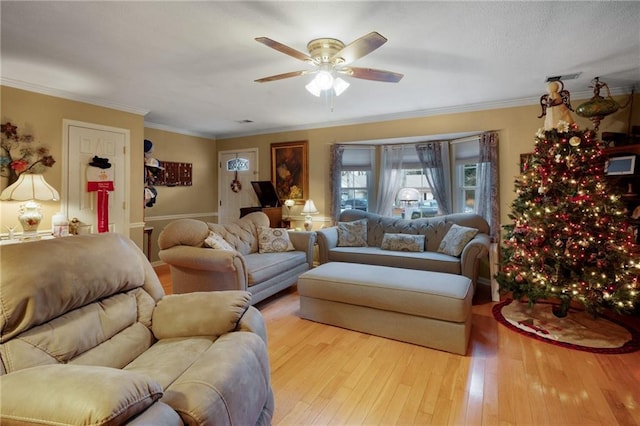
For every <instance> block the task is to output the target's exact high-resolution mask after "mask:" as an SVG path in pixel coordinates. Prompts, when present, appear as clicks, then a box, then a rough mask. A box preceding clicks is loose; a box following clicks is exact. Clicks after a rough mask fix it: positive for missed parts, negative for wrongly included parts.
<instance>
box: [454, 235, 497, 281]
mask: <svg viewBox="0 0 640 426" xmlns="http://www.w3.org/2000/svg"><path fill="white" fill-rule="evenodd" d="M490 242H491V237H489V235H487V234H476V236H475V237H473V239H472V240H471V241H469V242H468V243H467V245H466V246H464V249H462V254H461V255H460V269H461V272H462V275H464V276H465V277H468V278H470V279H471V281H472V282H473V286H474V288H475V287H476V284H477V281H478V266H479V265H480V260H481V259H482V258H483V257H484V256H487V255H488V254H489V244H490Z"/></svg>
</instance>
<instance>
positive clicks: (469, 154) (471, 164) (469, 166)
mask: <svg viewBox="0 0 640 426" xmlns="http://www.w3.org/2000/svg"><path fill="white" fill-rule="evenodd" d="M451 147H452V153H453V158H454V164H455V167H454V176H453V178H454V179H453V182H454V185H453V211H454V212H457V213H474V212H476V207H477V200H476V197H477V196H478V191H477V189H478V182H477V176H478V160H479V158H480V144H479V139H478V138H477V137H473V138H470V139H464V140H462V141H455V142H453V143H452V145H451Z"/></svg>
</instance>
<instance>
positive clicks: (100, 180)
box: [87, 157, 115, 233]
mask: <svg viewBox="0 0 640 426" xmlns="http://www.w3.org/2000/svg"><path fill="white" fill-rule="evenodd" d="M89 166H90V167H88V168H87V192H97V193H98V213H97V214H98V217H97V222H98V223H97V230H98V233H103V232H109V191H113V190H114V189H115V188H114V185H113V179H114V175H113V169H111V164H109V160H108V159H106V158H99V157H94V158H93V161H92V162H91V163H90V164H89Z"/></svg>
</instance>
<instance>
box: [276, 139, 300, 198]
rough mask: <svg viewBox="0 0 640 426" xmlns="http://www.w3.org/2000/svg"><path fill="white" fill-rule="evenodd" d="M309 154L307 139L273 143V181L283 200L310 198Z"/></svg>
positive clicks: (279, 196)
mask: <svg viewBox="0 0 640 426" xmlns="http://www.w3.org/2000/svg"><path fill="white" fill-rule="evenodd" d="M307 155H308V154H307V141H298V142H282V143H272V144H271V181H272V182H273V184H274V186H275V187H276V192H277V193H278V198H280V200H281V201H283V202H284V200H294V201H295V202H296V204H304V202H305V200H306V199H307V198H309V169H308V167H307Z"/></svg>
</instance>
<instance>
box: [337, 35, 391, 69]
mask: <svg viewBox="0 0 640 426" xmlns="http://www.w3.org/2000/svg"><path fill="white" fill-rule="evenodd" d="M386 42H387V39H386V38H385V37H383V36H381V35H380V34H378V33H377V32H375V31H373V32H370V33H369V34H367V35H365V36H362V37H360V38H359V39H357V40H356V41H354V42H352V43H349V44H348V45H346V46H345V47H343V48H342V50H340V51H339V52H338V53H336V54H335V55H333V57H334V58H342V59H344V62H343V63H345V64H350V63H351V62H353V61H355V60H356V59H360V58H362V57H363V56H366V55H368V54H369V53H371V52H373V51H374V50H376V49H377V48H378V47H380V46H382V45H383V44H385V43H386Z"/></svg>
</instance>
